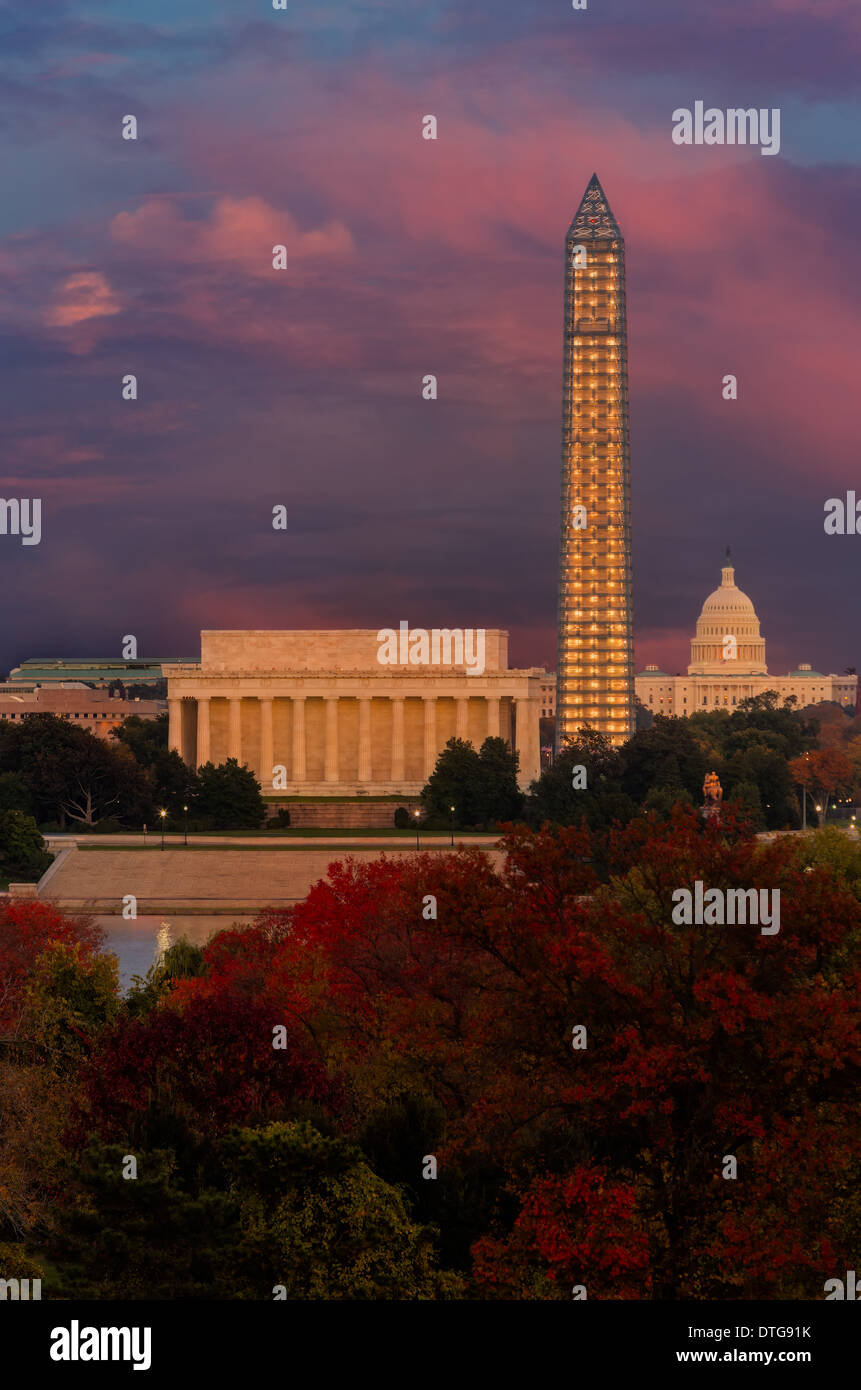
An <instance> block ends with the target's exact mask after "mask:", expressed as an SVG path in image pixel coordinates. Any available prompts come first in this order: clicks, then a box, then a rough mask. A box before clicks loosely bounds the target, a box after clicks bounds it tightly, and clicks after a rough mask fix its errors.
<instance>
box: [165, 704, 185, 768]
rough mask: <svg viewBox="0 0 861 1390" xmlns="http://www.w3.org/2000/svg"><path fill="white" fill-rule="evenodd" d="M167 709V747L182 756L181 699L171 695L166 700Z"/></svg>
mask: <svg viewBox="0 0 861 1390" xmlns="http://www.w3.org/2000/svg"><path fill="white" fill-rule="evenodd" d="M167 711H168V740H167V741H168V747H169V748H172V749H175V751H176V752H177V753H178V754H179V756H180V757H182V700H178V699H177V698H176V696H174V695H171V696H170V697H169V698H168V702H167Z"/></svg>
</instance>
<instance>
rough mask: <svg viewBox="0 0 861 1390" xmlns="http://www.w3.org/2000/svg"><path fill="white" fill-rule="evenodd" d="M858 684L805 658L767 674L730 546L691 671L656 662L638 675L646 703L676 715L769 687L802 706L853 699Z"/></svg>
mask: <svg viewBox="0 0 861 1390" xmlns="http://www.w3.org/2000/svg"><path fill="white" fill-rule="evenodd" d="M857 688H858V677H857V676H837V675H833V674H832V675H829V676H824V675H822V674H821V673H820V672H819V671H813V670H811V668H810V666H809V665H808V664H805V663H803V662H802V663H801V664H800V665H799V666H798V669H797V670H795V671H790V672H789V673H788V675H785V676H770V675H769V674H768V667H767V666H766V664H765V638H764V637H763V636H761V634H760V631H759V618H758V617H757V616H756V609H755V608H754V606H753V603H752V602H751V600H750V599H749V598H748V596H747V594H745V593H743V592H742V590H741V589H739V588H738V587H737V585H736V582H735V569H734V568H733V566H732V565H731V564H730V557H729V551H727V557H726V563H725V565H724V567H723V569H722V570H721V582H720V587H719V588H718V589H715V590H714V592H713V593H711V594H709V596H708V598H707V599H706V601H705V603H704V604H703V608H702V612H701V613H700V616H699V619H698V620H697V631H696V636H695V637H694V638H693V640H692V642H691V661H690V665H689V666H688V674H687V676H670V675H668V674H667V673H666V671H661V670H659V669H658V667H657V666H647V667H646V669H645V670H644V671H642V672H640V674H639V675H637V676H636V678H635V689H636V693H637V698H638V699H639V701H640V703H641V704H643V705H644V706H645V707H646V709H648V710H650V711H651V712H652V713H653V714H675V715H687V714H693V713H694V711H695V710H704V709H709V710H711V709H729V710H731V709H732V707H733V706H734V705H738V704H741V702H742V700H747V699H748V698H749V697H750V696H752V695H761V694H762V693H763V692H764V691H766V690H776V691H777V695H778V703H782V702H783V700H784V699H785V698H786V697H787V696H789V695H795V696H796V697H797V699H798V708H799V709H803V708H804V707H805V706H806V705H816V704H820V703H821V702H822V701H824V700H833V701H835V702H836V703H837V704H838V705H854V704H855V702H856V698H857Z"/></svg>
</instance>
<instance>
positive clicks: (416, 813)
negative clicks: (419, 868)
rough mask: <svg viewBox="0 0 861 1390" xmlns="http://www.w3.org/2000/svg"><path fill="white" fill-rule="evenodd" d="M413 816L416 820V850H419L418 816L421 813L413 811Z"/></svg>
mask: <svg viewBox="0 0 861 1390" xmlns="http://www.w3.org/2000/svg"><path fill="white" fill-rule="evenodd" d="M413 815H414V816H415V818H416V849H418V848H419V816H420V815H421V811H419V810H415V811H413Z"/></svg>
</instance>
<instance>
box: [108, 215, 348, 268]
mask: <svg viewBox="0 0 861 1390" xmlns="http://www.w3.org/2000/svg"><path fill="white" fill-rule="evenodd" d="M110 232H111V236H112V237H113V239H114V240H115V241H117V242H119V243H120V244H122V245H123V246H126V247H129V248H132V249H134V250H135V251H136V252H139V253H141V252H142V253H145V254H150V255H152V256H155V257H156V258H167V259H169V260H170V261H173V262H177V263H184V264H191V263H194V264H197V265H199V266H201V268H204V267H206V266H211V265H219V264H238V265H241V266H242V268H243V270H244V271H245V272H246V273H247V274H249V275H256V276H261V277H268V276H269V275H271V274H272V273H273V271H272V248H273V246H280V245H284V246H286V247H287V262H288V267H289V266H290V265H291V264H292V263H293V262H294V261H299V262H300V263H301V262H303V261H318V260H328V259H330V258H333V257H335V258H340V257H349V256H351V255H352V254H353V251H354V249H355V248H354V245H353V238H352V236H351V235H350V232H349V229H348V228H347V227H346V226H345V225H344V223H343V222H341V221H338V220H337V219H333V220H331V221H329V222H327V223H325V224H324V225H323V226H321V227H317V228H313V229H312V230H310V231H301V230H300V228H299V226H298V224H297V223H296V221H295V219H294V218H293V217H291V215H290V214H289V213H288V212H280V211H278V210H277V209H276V208H274V207H272V206H271V205H270V204H269V203H267V202H266V200H265V199H264V198H259V197H249V198H230V197H223V198H219V199H218V200H217V202H216V203H215V206H214V208H213V209H212V214H211V216H210V218H209V219H208V220H199V219H198V220H195V219H193V218H188V217H183V216H182V215H181V213H180V210H179V209H178V208H177V207H176V206H175V204H174V203H173V202H172V201H171V200H170V199H169V198H167V197H159V198H149V199H147V201H146V202H145V203H143V204H142V205H141V206H140V207H139V208H138V209H137V210H136V211H135V212H120V213H117V215H116V217H114V218H113V220H112V222H111V225H110Z"/></svg>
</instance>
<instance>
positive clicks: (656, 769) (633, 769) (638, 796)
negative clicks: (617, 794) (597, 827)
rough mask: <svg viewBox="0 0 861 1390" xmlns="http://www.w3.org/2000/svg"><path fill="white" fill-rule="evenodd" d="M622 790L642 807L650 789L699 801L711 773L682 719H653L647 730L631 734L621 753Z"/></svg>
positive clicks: (687, 725)
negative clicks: (684, 794) (683, 794)
mask: <svg viewBox="0 0 861 1390" xmlns="http://www.w3.org/2000/svg"><path fill="white" fill-rule="evenodd" d="M621 758H622V769H623V771H622V788H623V790H624V791H625V792H627V794H628V796H630V797H631V799H632V800H633V802H634V803H635V805H637V806H642V805H643V803H644V801H645V799H646V797H647V796H648V794H649V791H650V790H651V788H652V787H670V788H673V787H678V788H679V790H681V788H682V787H684V788H685V789H686V791H688V792H689V793H690V796H691V799H692V801H693V803H694V805H699V804H700V802H701V801H702V790H703V782H704V780H705V776H706V773H707V772H710V771H711V769H710V768H709V766H708V763H707V761H706V756H705V753H704V752H703V749H702V747H701V745H700V743H699V741H698V739H697V737H696V734H695V732H694V730H693V729H692V728H691V727H690V725H689V723H688V721H687V720H686V719H673V718H670V717H669V716H668V715H665V714H657V715H655V722H654V724H653V725H652V727H651V729H645V730H643V731H642V732H641V733H637V734H634V737H633V738H631V739H629V741H628V742H627V743H626V744H625V746H624V748H623V749H622V750H621Z"/></svg>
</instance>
